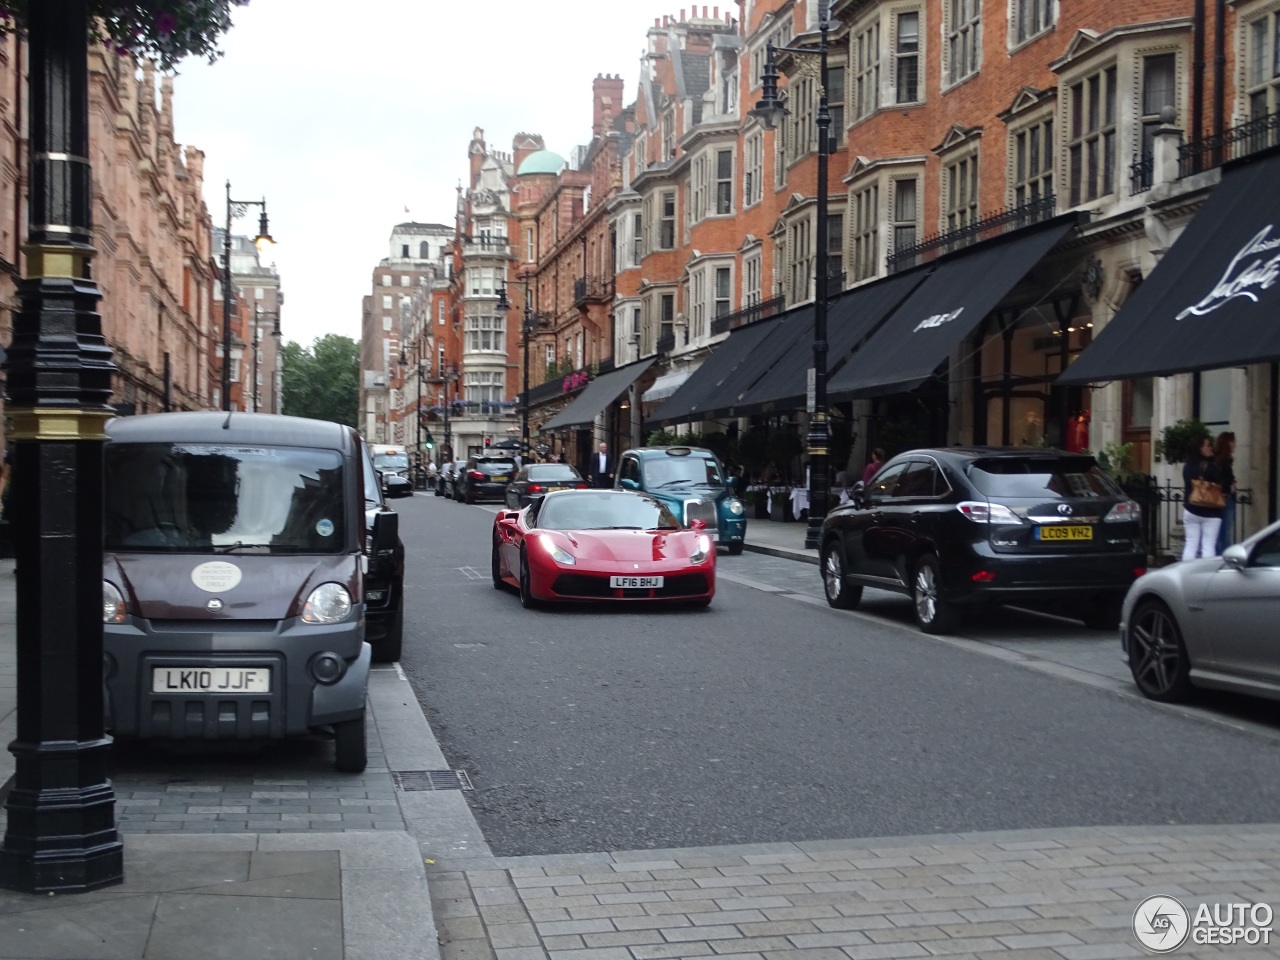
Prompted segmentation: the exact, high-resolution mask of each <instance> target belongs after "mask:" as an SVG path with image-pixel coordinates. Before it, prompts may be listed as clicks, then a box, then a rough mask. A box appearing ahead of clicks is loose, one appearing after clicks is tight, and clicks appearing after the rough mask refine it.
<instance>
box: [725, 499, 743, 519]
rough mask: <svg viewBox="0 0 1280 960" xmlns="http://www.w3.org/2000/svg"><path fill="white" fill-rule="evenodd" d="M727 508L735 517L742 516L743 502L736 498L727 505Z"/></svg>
mask: <svg viewBox="0 0 1280 960" xmlns="http://www.w3.org/2000/svg"><path fill="white" fill-rule="evenodd" d="M725 506H726V507H728V508H729V512H730V513H732V514H733V515H734V516H735V517H740V516H742V509H743V508H742V501H741V500H738V499H736V498H735V499H733V500H730V501H729V502H728V503H726V504H725Z"/></svg>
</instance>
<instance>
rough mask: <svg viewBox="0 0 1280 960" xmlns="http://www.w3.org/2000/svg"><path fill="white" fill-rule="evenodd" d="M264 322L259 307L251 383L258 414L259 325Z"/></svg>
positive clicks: (255, 410)
mask: <svg viewBox="0 0 1280 960" xmlns="http://www.w3.org/2000/svg"><path fill="white" fill-rule="evenodd" d="M261 321H262V308H261V307H258V312H257V314H256V315H255V317H254V319H253V332H252V334H251V336H252V337H253V379H252V380H250V381H249V386H250V387H251V388H252V390H253V394H252V396H253V408H252V409H253V412H254V413H257V412H258V332H259V327H258V324H259V323H260V322H261Z"/></svg>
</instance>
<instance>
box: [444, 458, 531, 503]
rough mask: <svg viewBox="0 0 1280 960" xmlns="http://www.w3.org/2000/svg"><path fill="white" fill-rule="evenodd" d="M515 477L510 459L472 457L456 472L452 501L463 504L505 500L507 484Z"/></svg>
mask: <svg viewBox="0 0 1280 960" xmlns="http://www.w3.org/2000/svg"><path fill="white" fill-rule="evenodd" d="M515 475H516V462H515V460H514V459H513V458H512V457H504V456H497V457H493V456H486V455H484V454H481V455H479V456H475V457H472V458H471V459H470V460H468V461H467V462H466V464H465V465H464V466H463V467H462V469H460V470H459V471H458V476H457V479H456V480H455V481H454V484H453V489H454V499H456V500H459V501H461V502H463V503H476V502H477V501H480V500H505V499H506V496H507V483H508V482H509V481H510V480H511V478H512V477H514V476H515Z"/></svg>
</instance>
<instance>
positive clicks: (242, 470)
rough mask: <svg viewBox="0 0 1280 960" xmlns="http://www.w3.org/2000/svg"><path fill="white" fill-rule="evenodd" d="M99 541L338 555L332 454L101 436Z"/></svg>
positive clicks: (339, 521) (166, 548) (167, 548)
mask: <svg viewBox="0 0 1280 960" xmlns="http://www.w3.org/2000/svg"><path fill="white" fill-rule="evenodd" d="M105 487H106V504H105V506H106V513H105V516H104V521H105V524H104V526H105V531H104V533H105V542H104V545H105V547H106V549H108V550H120V551H139V552H142V551H145V552H150V553H271V554H290V553H294V554H296V553H341V552H342V551H343V549H344V540H345V535H344V534H345V530H346V527H345V526H344V516H343V513H344V511H343V503H344V500H345V498H344V496H343V484H342V457H341V456H340V455H339V454H338V452H337V451H335V450H316V449H310V448H306V447H261V446H247V445H246V446H233V445H226V446H223V445H215V444H204V443H118V442H117V443H109V444H107V451H106V483H105Z"/></svg>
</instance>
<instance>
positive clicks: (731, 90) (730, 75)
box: [720, 64, 738, 116]
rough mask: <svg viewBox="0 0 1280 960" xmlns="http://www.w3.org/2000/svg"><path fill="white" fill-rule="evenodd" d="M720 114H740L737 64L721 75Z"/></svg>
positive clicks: (723, 71)
mask: <svg viewBox="0 0 1280 960" xmlns="http://www.w3.org/2000/svg"><path fill="white" fill-rule="evenodd" d="M720 112H721V113H722V114H725V115H726V116H733V115H734V114H736V113H737V112H738V68H737V66H736V64H735V65H734V66H733V67H731V68H729V69H726V70H722V71H721V74H720Z"/></svg>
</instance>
